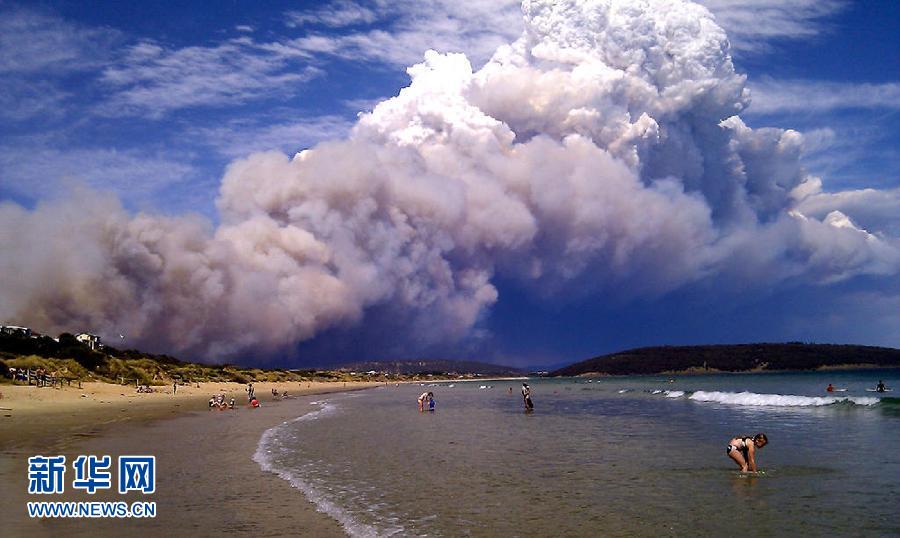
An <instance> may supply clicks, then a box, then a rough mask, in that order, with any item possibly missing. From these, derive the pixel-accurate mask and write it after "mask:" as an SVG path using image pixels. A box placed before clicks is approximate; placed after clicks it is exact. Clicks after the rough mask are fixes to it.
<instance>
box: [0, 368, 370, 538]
mask: <svg viewBox="0 0 900 538" xmlns="http://www.w3.org/2000/svg"><path fill="white" fill-rule="evenodd" d="M302 385H306V384H302ZM377 385H378V383H346V384H345V383H343V382H334V383H312V384H310V385H309V386H308V387H306V386H301V385H298V384H297V383H292V384H289V383H285V384H280V385H276V384H267V383H260V384H255V385H254V387H255V388H256V394H257V396H258V397H259V398H260V400H261V402H262V407H260V408H259V409H251V408H249V407H247V405H246V401H247V398H246V392H245V391H244V389H245V387H244V386H243V385H238V384H234V383H230V384H226V383H214V384H209V385H205V386H203V387H201V388H200V389H197V388H196V387H194V388H193V389H194V390H192V391H187V390H185V391H182V387H179V390H178V394H176V395H172V394H171V391H170V393H169V394H168V395H165V394H160V395H158V396H154V395H152V394H150V395H143V394H142V395H139V396H150V398H132V397H131V394H130V392H128V391H122V392H115V395H116V396H117V397H116V398H113V397H112V395H111V394H106V393H104V394H103V395H98V394H94V395H93V396H88V397H84V398H82V397H81V395H80V394H81V393H85V394H88V393H89V392H90V391H89V390H88V392H80V393H78V394H75V395H74V396H73V394H71V393H70V394H56V395H53V394H51V393H50V392H49V391H53V390H54V389H37V388H35V387H10V386H3V387H0V392H3V393H4V398H3V399H0V407H3V408H4V409H3V410H0V420H2V421H0V513H2V514H3V518H2V523H0V535H3V536H60V535H69V536H87V535H93V536H113V535H116V536H121V535H126V534H127V535H133V536H143V535H149V534H151V533H153V534H155V535H159V533H160V532H161V531H176V532H178V533H193V534H196V535H199V536H207V535H214V534H221V533H229V534H233V533H234V532H235V531H238V532H246V533H250V535H252V536H281V535H304V536H326V537H327V536H344V535H345V534H344V532H343V530H342V529H341V528H340V526H339V525H338V524H337V523H336V522H335V521H334V520H332V519H331V518H329V517H328V516H326V515H324V514H321V513H319V512H317V511H316V510H315V507H314V505H312V504H311V503H310V502H308V501H307V500H306V498H305V497H304V496H303V495H302V494H300V492H298V491H296V490H294V489H293V488H292V487H291V485H290V484H289V483H288V482H286V481H284V480H281V479H280V478H278V477H276V476H275V475H273V474H270V473H265V472H263V471H262V470H261V469H260V468H259V466H258V464H257V463H256V462H254V461H253V460H252V456H253V454H254V452H255V451H256V447H257V443H258V441H259V438H260V436H261V435H262V433H263V432H264V431H265V430H266V429H268V428H271V427H272V426H274V425H276V424H279V423H281V422H283V421H285V420H289V419H291V418H294V417H297V416H299V415H301V414H305V413H307V412H309V411H311V410H314V409H315V408H314V407H313V406H312V405H310V402H312V401H315V399H316V396H315V394H322V393H326V392H339V391H345V390H354V389H361V388H367V387H371V386H377ZM274 386H280V387H281V388H280V389H279V390H284V389H285V388H287V390H289V391H290V393H291V394H292V395H296V396H294V397H292V398H291V399H288V400H280V401H273V398H272V395H271V388H272V387H274ZM110 387H117V386H115V385H111V386H107V387H93V388H95V389H97V391H107V392H108V389H109V388H110ZM86 388H89V387H86V386H85V387H83V388H82V390H84V389H86ZM10 389H16V390H10ZM21 389H29V390H31V391H33V392H31V396H33V397H32V398H23V394H28V392H27V390H25V391H23V390H21ZM169 389H171V387H169ZM75 390H77V389H75ZM119 390H120V389H119V388H115V389H114V391H119ZM131 390H132V392H133V388H132V389H131ZM40 391H47V392H45V393H43V394H40ZM71 391H72V389H64V390H62V391H57V392H59V393H65V392H71ZM97 391H95V392H97ZM14 392H19V394H16V395H13V393H14ZM215 392H225V393H226V396H227V398H230V397H231V395H234V397H235V399H236V401H237V402H238V405H237V408H236V409H234V410H226V411H218V410H208V409H207V403H206V402H207V399H208V398H209V396H210V395H211V394H213V393H215ZM119 395H121V396H119ZM163 396H167V397H163ZM41 398H43V399H44V400H52V402H51V403H46V402H45V403H35V401H36V400H40V399H41ZM59 400H63V401H65V402H67V403H66V404H65V405H63V406H59V405H57V404H58V401H59ZM100 402H110V403H100ZM9 409H12V410H11V411H10V410H9ZM37 454H41V455H45V456H54V455H59V454H63V455H66V456H67V460H66V462H67V466H68V469H67V473H66V477H65V483H66V491H65V493H63V494H59V495H28V494H27V487H28V477H27V466H28V457H30V456H34V455H37ZM81 454H95V455H98V456H101V455H106V454H108V455H111V456H113V460H114V461H115V458H116V456H119V455H127V454H132V455H154V456H156V466H157V471H156V480H157V490H156V493H154V494H152V495H143V494H141V493H138V492H130V493H129V494H128V495H119V494H118V493H116V492H115V486H114V487H113V490H112V492H110V491H98V492H97V493H96V494H95V495H93V496H91V495H87V494H85V493H84V492H81V491H72V488H71V481H72V479H73V477H74V473H73V471H72V468H71V462H72V461H73V460H74V458H75V457H77V456H78V455H81ZM113 478H114V479H115V473H114V476H113ZM37 500H41V501H80V500H91V501H122V500H125V501H128V502H131V501H139V500H140V501H155V502H156V503H157V516H156V518H148V519H43V520H36V519H31V518H29V517H28V514H27V511H26V502H28V501H37Z"/></svg>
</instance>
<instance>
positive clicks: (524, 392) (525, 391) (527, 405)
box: [522, 383, 534, 411]
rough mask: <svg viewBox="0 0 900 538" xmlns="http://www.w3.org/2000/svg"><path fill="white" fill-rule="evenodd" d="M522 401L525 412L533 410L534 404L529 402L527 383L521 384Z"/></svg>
mask: <svg viewBox="0 0 900 538" xmlns="http://www.w3.org/2000/svg"><path fill="white" fill-rule="evenodd" d="M522 399H523V400H524V401H525V410H526V411H531V410H533V409H534V402H532V401H531V387H529V386H528V383H522Z"/></svg>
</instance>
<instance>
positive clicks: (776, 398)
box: [689, 390, 880, 407]
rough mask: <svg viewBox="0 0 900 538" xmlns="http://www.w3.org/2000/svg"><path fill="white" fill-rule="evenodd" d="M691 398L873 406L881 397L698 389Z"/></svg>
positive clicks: (757, 403) (781, 404) (733, 402)
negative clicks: (795, 394)
mask: <svg viewBox="0 0 900 538" xmlns="http://www.w3.org/2000/svg"><path fill="white" fill-rule="evenodd" d="M689 399H691V400H696V401H698V402H719V403H725V404H731V405H750V406H771V407H821V406H825V405H834V404H839V403H845V402H846V403H851V404H855V405H863V406H871V405H875V404H877V403H878V402H879V401H880V400H879V398H871V397H857V396H794V395H785V394H757V393H754V392H718V391H712V392H707V391H703V390H698V391H697V392H695V393H693V394H691V395H690V396H689Z"/></svg>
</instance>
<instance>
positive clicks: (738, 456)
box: [725, 433, 769, 473]
mask: <svg viewBox="0 0 900 538" xmlns="http://www.w3.org/2000/svg"><path fill="white" fill-rule="evenodd" d="M767 444H769V439H768V438H767V437H766V434H764V433H757V434H756V435H754V436H753V437H750V436H749V435H744V436H740V437H735V438H734V439H732V440H731V441H729V442H728V446H726V447H725V453H726V454H728V457H729V458H731V459H733V460H734V462H735V463H737V464H738V467H740V468H741V472H744V473H746V472H748V471H750V472H753V473H755V472H756V451H757V450H759V449H760V448H762V447H764V446H766V445H767Z"/></svg>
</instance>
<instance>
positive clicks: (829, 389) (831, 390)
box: [825, 383, 834, 392]
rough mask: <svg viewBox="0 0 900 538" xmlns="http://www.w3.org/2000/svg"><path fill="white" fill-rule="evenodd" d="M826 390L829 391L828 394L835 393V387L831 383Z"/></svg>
mask: <svg viewBox="0 0 900 538" xmlns="http://www.w3.org/2000/svg"><path fill="white" fill-rule="evenodd" d="M825 390H827V391H828V392H834V386H833V385H832V384H831V383H829V384H828V386H827V387H825Z"/></svg>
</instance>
